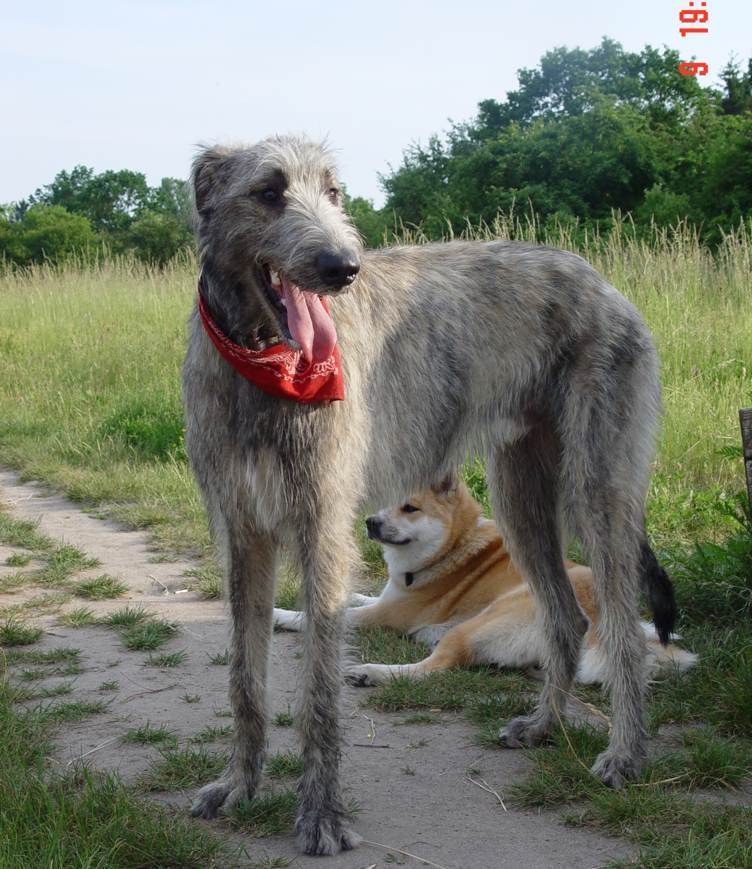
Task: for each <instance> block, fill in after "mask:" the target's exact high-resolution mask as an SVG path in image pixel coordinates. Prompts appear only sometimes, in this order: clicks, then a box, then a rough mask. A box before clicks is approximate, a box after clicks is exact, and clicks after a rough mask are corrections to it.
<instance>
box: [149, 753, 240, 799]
mask: <svg viewBox="0 0 752 869" xmlns="http://www.w3.org/2000/svg"><path fill="white" fill-rule="evenodd" d="M226 765H227V755H226V754H224V753H220V752H214V751H207V750H206V749H204V748H183V749H175V750H164V751H162V753H161V757H160V759H159V760H158V761H156V762H155V763H153V764H152V767H151V769H150V770H149V771H148V772H147V773H146V774H145V775H144V776H143V777H142V778H141V780H140V782H139V783H140V785H141V787H143V788H144V789H145V790H147V791H174V790H181V789H182V788H192V787H196V786H197V785H202V784H205V783H206V782H207V781H210V780H211V779H213V778H216V777H217V776H218V775H219V774H220V773H221V772H222V771H223V770H224V768H225V766H226Z"/></svg>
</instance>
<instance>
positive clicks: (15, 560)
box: [5, 552, 32, 567]
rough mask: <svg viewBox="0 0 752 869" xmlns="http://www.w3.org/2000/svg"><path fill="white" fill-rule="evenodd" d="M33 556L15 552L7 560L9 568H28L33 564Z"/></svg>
mask: <svg viewBox="0 0 752 869" xmlns="http://www.w3.org/2000/svg"><path fill="white" fill-rule="evenodd" d="M31 559H32V556H31V555H28V554H26V553H22V552H14V553H13V555H9V556H8V557H7V558H6V559H5V563H6V564H7V565H8V567H26V565H27V564H30V563H31Z"/></svg>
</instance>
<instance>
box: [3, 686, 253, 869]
mask: <svg viewBox="0 0 752 869" xmlns="http://www.w3.org/2000/svg"><path fill="white" fill-rule="evenodd" d="M12 702H13V696H12V692H11V690H10V688H9V686H8V685H7V683H3V682H0V745H2V752H0V793H2V795H3V809H2V828H3V835H2V836H0V866H7V867H11V866H18V867H21V866H29V867H31V866H35V867H36V866H49V867H63V866H81V867H83V866H87V867H92V869H93V867H105V866H112V867H118V869H143V867H145V866H164V867H168V866H171V867H177V866H180V867H182V869H219V867H223V869H224V867H227V869H231V867H235V866H239V865H241V864H240V859H239V857H238V856H237V855H235V854H234V853H233V852H232V851H231V850H230V849H229V848H228V847H227V846H226V845H225V844H224V843H222V841H221V840H220V839H219V838H218V837H215V836H214V835H212V834H211V833H210V832H209V831H207V830H206V829H205V828H204V827H202V826H201V825H198V824H195V823H192V822H191V821H190V820H189V819H188V818H186V817H185V816H184V815H183V814H182V813H174V812H171V811H168V810H166V809H162V808H160V807H158V806H156V805H154V804H153V803H151V802H149V801H146V800H143V799H140V798H139V797H138V796H136V795H135V794H134V793H133V792H132V791H131V790H129V789H127V788H125V787H124V786H123V784H122V783H121V782H120V780H119V779H118V778H117V777H116V776H114V775H106V776H105V775H95V774H93V773H90V772H88V771H86V770H85V769H84V770H78V771H76V772H75V773H71V774H68V775H64V776H58V775H56V774H54V773H53V772H51V771H50V770H49V768H48V764H47V758H48V757H49V755H50V754H51V745H50V742H49V739H50V736H51V734H52V731H51V727H52V724H53V722H52V720H51V719H50V717H49V716H45V715H44V714H43V713H41V712H40V711H39V710H35V709H31V710H16V709H14V708H13V705H12Z"/></svg>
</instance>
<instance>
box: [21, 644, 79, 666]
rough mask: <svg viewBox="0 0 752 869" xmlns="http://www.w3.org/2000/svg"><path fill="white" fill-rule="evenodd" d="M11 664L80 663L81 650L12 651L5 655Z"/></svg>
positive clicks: (61, 648)
mask: <svg viewBox="0 0 752 869" xmlns="http://www.w3.org/2000/svg"><path fill="white" fill-rule="evenodd" d="M5 657H6V660H7V661H8V663H9V664H62V663H65V662H68V661H78V659H79V658H80V657H81V649H73V648H71V647H69V646H61V647H59V648H57V649H45V650H44V651H42V650H41V649H11V650H9V651H7V652H6V653H5Z"/></svg>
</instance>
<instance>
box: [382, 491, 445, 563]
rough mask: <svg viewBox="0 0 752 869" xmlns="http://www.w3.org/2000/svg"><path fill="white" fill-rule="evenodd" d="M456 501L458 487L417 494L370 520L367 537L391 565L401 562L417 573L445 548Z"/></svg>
mask: <svg viewBox="0 0 752 869" xmlns="http://www.w3.org/2000/svg"><path fill="white" fill-rule="evenodd" d="M457 500H458V490H457V486H456V484H455V485H454V486H453V487H448V486H446V485H443V486H442V487H437V488H436V489H427V490H425V491H422V492H417V493H415V494H414V495H412V496H411V497H410V499H409V500H408V501H406V502H405V503H404V504H400V505H399V506H398V507H388V508H387V509H385V510H380V511H379V512H378V513H376V514H374V515H373V516H369V517H368V518H367V519H366V528H367V530H368V536H369V537H370V539H371V540H376V541H378V542H379V543H381V544H383V546H384V556H385V558H386V560H387V562H388V563H389V562H390V561H392V560H395V559H398V560H399V562H400V565H401V567H402V568H403V569H407V570H416V569H418V568H419V567H421V565H422V564H425V563H426V562H427V561H429V560H430V559H431V558H432V557H433V556H435V555H436V553H438V552H439V551H440V550H441V549H442V548H443V547H444V545H445V544H446V542H447V540H448V538H449V534H450V531H451V528H452V519H453V515H454V511H455V509H456V507H457Z"/></svg>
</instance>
